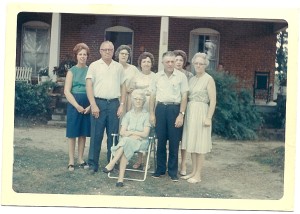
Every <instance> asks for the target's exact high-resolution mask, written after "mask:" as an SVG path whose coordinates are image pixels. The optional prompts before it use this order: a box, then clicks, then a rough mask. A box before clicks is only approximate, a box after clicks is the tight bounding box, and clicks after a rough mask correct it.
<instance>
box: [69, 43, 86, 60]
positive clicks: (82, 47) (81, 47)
mask: <svg viewBox="0 0 300 214" xmlns="http://www.w3.org/2000/svg"><path fill="white" fill-rule="evenodd" d="M81 50H86V54H87V56H89V55H90V48H89V46H87V45H86V44H85V43H78V44H77V45H75V47H74V49H73V53H74V58H75V61H77V54H78V53H79V52H80V51H81Z"/></svg>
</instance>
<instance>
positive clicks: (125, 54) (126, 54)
mask: <svg viewBox="0 0 300 214" xmlns="http://www.w3.org/2000/svg"><path fill="white" fill-rule="evenodd" d="M120 54H121V55H124V56H128V55H129V53H121V52H120Z"/></svg>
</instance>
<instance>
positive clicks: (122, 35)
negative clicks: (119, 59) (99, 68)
mask: <svg viewBox="0 0 300 214" xmlns="http://www.w3.org/2000/svg"><path fill="white" fill-rule="evenodd" d="M105 40H109V41H111V42H112V43H113V44H114V46H115V51H116V50H117V48H118V47H119V46H120V45H128V46H129V47H130V48H131V52H132V53H131V55H133V30H131V29H130V28H127V27H123V26H114V27H110V28H107V29H106V30H105ZM130 59H131V62H130V63H132V56H131V57H130Z"/></svg>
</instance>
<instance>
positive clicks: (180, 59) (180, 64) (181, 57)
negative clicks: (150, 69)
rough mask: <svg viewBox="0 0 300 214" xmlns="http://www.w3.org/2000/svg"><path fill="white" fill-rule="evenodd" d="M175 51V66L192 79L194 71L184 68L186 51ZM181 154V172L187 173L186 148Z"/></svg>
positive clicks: (181, 173)
mask: <svg viewBox="0 0 300 214" xmlns="http://www.w3.org/2000/svg"><path fill="white" fill-rule="evenodd" d="M173 52H174V54H175V68H176V69H177V70H179V71H181V72H182V73H184V74H185V76H186V78H187V79H188V80H190V79H191V78H192V77H193V76H194V75H193V74H192V72H190V71H187V70H185V69H184V67H185V65H186V62H187V55H186V53H185V52H184V51H182V50H175V51H173ZM180 154H181V164H180V171H179V174H180V175H186V150H184V149H181V150H180Z"/></svg>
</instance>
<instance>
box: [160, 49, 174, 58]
mask: <svg viewBox="0 0 300 214" xmlns="http://www.w3.org/2000/svg"><path fill="white" fill-rule="evenodd" d="M166 56H173V57H176V56H175V53H174V52H173V51H167V52H165V53H163V55H162V58H163V59H164V58H165V57H166Z"/></svg>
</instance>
